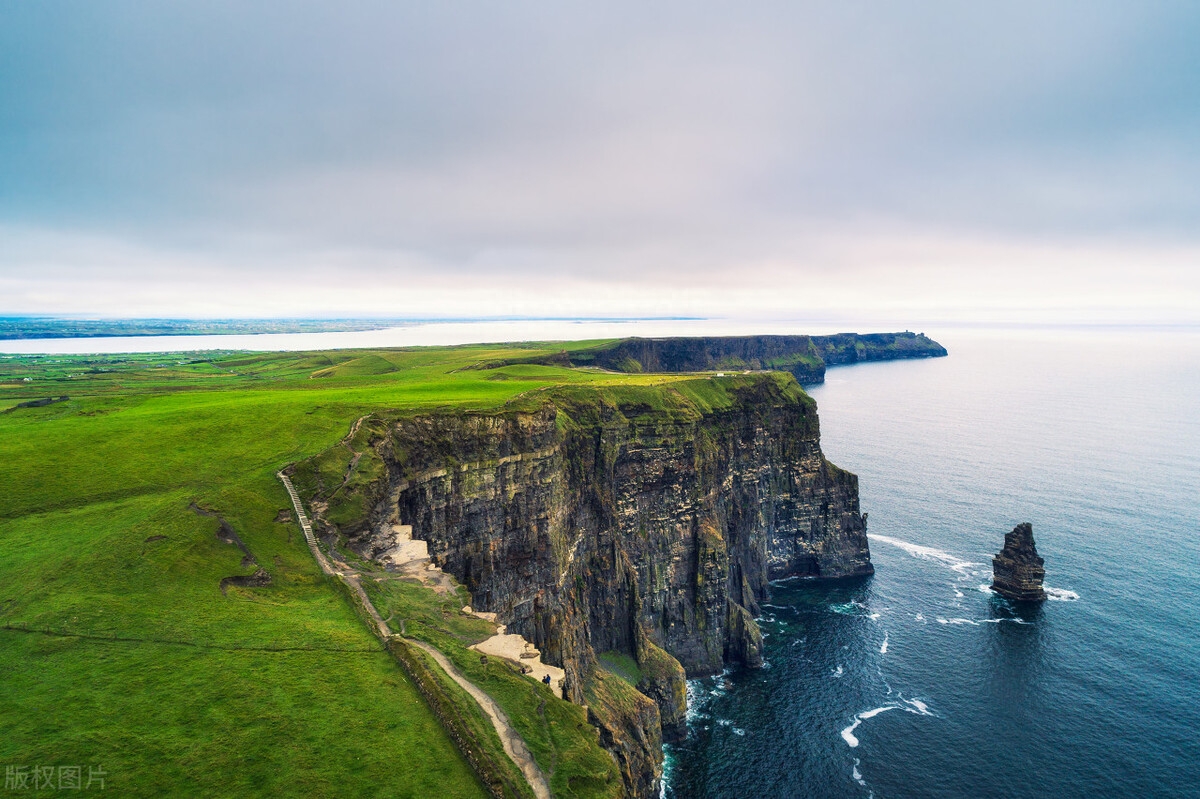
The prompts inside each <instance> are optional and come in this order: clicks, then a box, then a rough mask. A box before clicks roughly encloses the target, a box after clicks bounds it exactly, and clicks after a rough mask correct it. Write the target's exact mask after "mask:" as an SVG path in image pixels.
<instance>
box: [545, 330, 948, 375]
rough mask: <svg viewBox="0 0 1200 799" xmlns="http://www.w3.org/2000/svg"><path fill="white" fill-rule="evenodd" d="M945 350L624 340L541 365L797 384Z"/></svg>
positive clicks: (806, 342)
mask: <svg viewBox="0 0 1200 799" xmlns="http://www.w3.org/2000/svg"><path fill="white" fill-rule="evenodd" d="M944 355H946V348H945V347H943V346H942V345H941V344H938V343H937V342H936V341H934V340H933V339H931V338H928V337H927V336H926V335H925V334H924V333H910V332H907V331H906V332H904V333H867V334H859V333H839V334H837V335H833V336H716V337H697V338H627V339H622V340H620V341H616V342H611V343H607V344H603V345H601V346H599V347H594V348H589V349H583V350H574V351H570V352H563V353H559V354H557V355H553V356H550V357H548V358H546V357H542V358H537V359H534V360H535V361H537V362H541V363H555V364H558V365H568V364H569V365H572V366H598V367H600V368H602V369H608V370H611V371H615V372H702V371H717V370H725V371H743V370H746V369H751V370H759V369H777V370H781V371H787V372H791V373H792V375H794V376H795V378H796V380H797V381H799V382H800V383H801V384H803V385H813V384H816V383H821V382H823V381H824V380H825V369H826V368H827V367H829V366H842V365H846V364H854V363H861V362H866V361H891V360H897V359H902V358H936V357H941V356H944Z"/></svg>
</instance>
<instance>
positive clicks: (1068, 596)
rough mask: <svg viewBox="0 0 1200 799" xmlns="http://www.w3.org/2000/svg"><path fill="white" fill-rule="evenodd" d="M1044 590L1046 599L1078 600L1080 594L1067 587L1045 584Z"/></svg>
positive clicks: (1056, 600) (1058, 600) (1057, 600)
mask: <svg viewBox="0 0 1200 799" xmlns="http://www.w3.org/2000/svg"><path fill="white" fill-rule="evenodd" d="M1042 590H1043V591H1045V592H1046V599H1051V600H1054V601H1055V602H1078V601H1079V594H1077V593H1075V592H1074V591H1069V590H1067V589H1066V588H1051V587H1050V586H1048V585H1047V586H1045V587H1044V588H1043V589H1042Z"/></svg>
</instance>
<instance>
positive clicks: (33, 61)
mask: <svg viewBox="0 0 1200 799" xmlns="http://www.w3.org/2000/svg"><path fill="white" fill-rule="evenodd" d="M1198 43H1200V3H1196V2H1191V1H1190V0H1180V2H1153V0H1139V2H1128V0H1125V1H1123V2H1119V3H1108V2H1101V1H1100V0H1087V1H1086V2H1078V3H1072V2H1045V0H1041V1H1040V2H1003V3H1000V2H962V1H961V0H956V1H955V2H904V3H895V2H883V1H882V0H880V1H879V2H872V3H864V2H854V0H837V1H836V2H835V1H834V0H830V1H829V2H823V3H808V2H795V1H794V0H793V1H791V2H777V3H755V4H749V5H748V4H745V3H737V4H735V3H711V2H709V3H702V2H695V1H693V2H687V3H643V2H639V3H616V2H605V3H591V4H582V3H572V2H561V1H557V0H556V2H542V3H527V2H514V1H513V0H506V2H502V3H501V2H487V3H482V2H481V3H466V2H462V3H460V2H453V1H452V0H446V1H445V2H441V1H440V0H439V1H438V2H433V1H432V0H431V1H430V2H426V3H402V2H383V1H382V0H381V2H375V3H361V2H360V3H353V2H351V3H329V2H322V3H315V2H313V3H308V2H295V1H294V0H293V1H292V2H287V3H278V4H268V3H262V2H245V0H239V2H228V3H224V2H217V1H216V0H204V2H178V1H173V2H170V3H162V2H110V1H108V0H80V2H55V1H54V0H38V1H37V2H32V1H30V2H21V1H19V0H0V313H9V314H14V313H15V314H28V313H39V314H40V313H50V314H53V313H69V314H88V315H131V316H306V315H317V316H346V315H361V316H378V315H389V316H422V317H428V316H460V317H461V316H476V315H484V316H503V315H549V316H566V315H589V316H591V315H724V316H737V317H761V318H794V319H805V318H813V319H817V318H847V319H854V318H863V319H872V318H888V319H895V320H900V321H902V320H905V319H912V320H913V321H914V322H920V321H928V320H958V319H993V320H1015V321H1149V322H1177V321H1188V322H1200V224H1197V223H1198V221H1200V44H1198Z"/></svg>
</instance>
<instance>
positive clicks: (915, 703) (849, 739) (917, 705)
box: [842, 698, 937, 749]
mask: <svg viewBox="0 0 1200 799" xmlns="http://www.w3.org/2000/svg"><path fill="white" fill-rule="evenodd" d="M889 710H903V711H905V712H906V713H915V714H916V715H918V716H934V715H937V714H935V713H934V712H933V711H932V710H930V709H929V705H927V704H925V703H924V702H922V701H921V700H920V699H903V698H902V699H901V700H900V702H899V703H893V704H890V705H882V706H881V707H877V708H872V709H871V710H866V711H863V712H862V713H856V714H855V716H854V719H853V720H852V721H851V722H850V726H849V727H846V728H845V729H844V730H842V740H844V741H845V742H846V744H847V745H848V746H849V747H850V748H851V749H855V748H857V747H858V743H859V742H858V737H857V736H856V735H855V734H854V731H855V730H857V729H858V726H859V725H860V724H862V723H863V722H864V721H866V720H867V719H873V718H875V717H876V716H878V715H879V714H880V713H887V712H888V711H889Z"/></svg>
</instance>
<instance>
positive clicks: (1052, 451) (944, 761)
mask: <svg viewBox="0 0 1200 799" xmlns="http://www.w3.org/2000/svg"><path fill="white" fill-rule="evenodd" d="M926 332H929V333H930V334H931V335H935V337H936V338H937V339H938V340H940V341H941V342H942V343H943V344H945V345H946V346H947V348H948V349H949V350H950V357H948V358H942V359H936V360H929V361H917V362H893V363H882V364H867V365H860V366H853V367H847V368H842V369H835V370H831V371H830V372H829V375H828V379H827V382H826V384H825V385H823V386H820V387H817V388H815V389H813V391H812V394H813V396H814V397H815V398H816V400H817V402H818V405H819V409H820V415H821V425H822V433H823V447H824V450H825V453H826V455H827V456H828V457H829V458H830V459H831V460H833V461H834V462H835V463H837V464H839V465H841V466H843V467H845V468H848V469H850V470H852V471H854V472H857V473H858V475H859V477H860V480H861V484H860V488H861V497H862V507H863V510H865V511H867V512H868V513H869V515H870V518H869V522H868V531H869V534H870V536H871V554H872V559H873V560H874V563H875V567H876V570H877V573H876V575H875V576H874V577H872V578H868V579H866V580H863V581H860V582H856V583H853V584H840V585H818V584H811V583H810V584H805V583H799V582H791V583H784V584H781V585H778V586H776V587H775V589H774V598H773V600H772V602H771V605H770V606H769V607H767V608H766V609H765V615H764V617H763V619H762V620H761V624H762V628H763V630H764V632H765V634H767V635H768V636H769V637H768V638H767V639H766V649H767V653H766V657H767V660H768V662H769V667H768V668H766V669H764V670H762V671H757V672H751V671H736V672H733V673H730V674H728V675H727V676H725V677H723V678H714V679H706V680H697V681H693V682H692V683H691V690H690V697H691V704H690V712H691V720H690V731H689V737H688V740H687V741H686V742H685V743H684V744H681V745H679V746H675V747H671V748H670V749H669V756H668V768H669V778H668V786H667V788H666V789H665V791H664V792H665V795H666V796H668V797H676V798H678V799H683V798H684V797H714V798H715V797H871V796H874V797H879V798H880V799H884V798H885V797H909V796H913V797H1005V798H1006V799H1007V798H1009V797H1011V798H1014V799H1016V798H1019V797H1053V798H1054V799H1061V798H1063V797H1083V796H1087V797H1109V796H1119V797H1126V796H1128V797H1145V796H1162V797H1179V796H1200V610H1198V603H1200V335H1197V334H1196V333H1195V332H1194V331H1193V332H1187V331H1182V332H1181V331H1175V332H1151V331H1130V330H1122V331H1112V330H1108V331H1106V330H1090V331H1027V330H1026V331H1019V330H1009V331H954V330H947V331H926ZM1022 521H1029V522H1032V523H1033V528H1034V534H1035V537H1036V539H1037V545H1038V550H1039V552H1040V554H1041V555H1042V556H1043V557H1044V558H1045V559H1046V583H1047V585H1048V586H1051V587H1053V588H1054V589H1056V590H1055V591H1054V597H1053V598H1052V601H1049V602H1046V603H1045V604H1044V605H1043V606H1042V607H1041V608H1040V609H1037V610H1034V611H1032V612H1018V611H1017V610H1015V609H1014V608H1012V607H1010V606H1009V605H1008V604H1007V603H1006V602H1005V601H1003V600H1001V599H999V598H998V597H995V596H993V595H992V594H991V593H989V592H987V591H986V590H985V589H983V588H981V587H982V586H985V585H986V584H987V583H988V582H989V581H990V576H991V561H990V558H991V555H992V554H993V553H995V552H996V551H997V550H998V549H999V548H1000V546H1001V545H1002V543H1003V538H1004V534H1005V533H1006V532H1008V531H1009V530H1011V529H1012V527H1013V526H1014V525H1015V524H1017V523H1018V522H1022Z"/></svg>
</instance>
